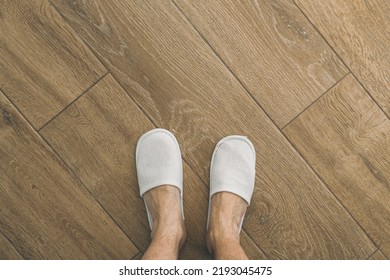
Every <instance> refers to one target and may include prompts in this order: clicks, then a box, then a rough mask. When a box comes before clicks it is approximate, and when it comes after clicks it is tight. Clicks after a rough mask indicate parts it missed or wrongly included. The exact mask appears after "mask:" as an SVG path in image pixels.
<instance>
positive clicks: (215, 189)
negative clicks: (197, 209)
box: [207, 135, 256, 231]
mask: <svg viewBox="0 0 390 280" xmlns="http://www.w3.org/2000/svg"><path fill="white" fill-rule="evenodd" d="M255 169H256V152H255V148H254V147H253V144H252V142H251V141H250V140H249V139H248V138H247V137H245V136H239V135H231V136H227V137H225V138H223V139H222V140H220V141H219V142H218V143H217V145H216V147H215V149H214V152H213V156H212V158H211V166H210V196H209V212H208V218H207V229H208V227H209V219H210V206H211V198H212V197H213V195H214V194H216V193H219V192H230V193H234V194H236V195H238V196H240V197H242V198H243V199H244V200H245V201H246V202H247V203H248V206H249V204H250V201H251V198H252V193H253V189H254V185H255V175H256V170H255ZM243 220H244V216H243V217H242V220H241V223H240V227H239V228H240V231H241V228H242V223H243Z"/></svg>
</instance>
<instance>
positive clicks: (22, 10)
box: [0, 0, 106, 129]
mask: <svg viewBox="0 0 390 280" xmlns="http://www.w3.org/2000/svg"><path fill="white" fill-rule="evenodd" d="M0 11H1V12H0V57H1V60H0V88H2V90H3V91H4V93H5V94H6V95H7V96H8V98H10V99H11V100H12V102H13V103H14V104H15V105H16V106H17V108H18V109H19V110H20V111H21V112H22V113H23V115H24V116H26V118H27V119H28V120H29V121H30V122H31V123H32V125H33V126H34V127H35V128H36V129H39V128H40V127H42V126H43V125H44V124H45V123H46V122H47V121H49V120H50V119H51V118H52V117H54V116H55V115H56V114H57V113H58V112H60V111H61V110H62V109H63V108H64V107H65V106H66V105H68V104H69V103H70V102H71V101H73V100H74V99H75V98H76V97H77V96H79V95H80V94H81V93H82V92H83V91H85V90H86V89H87V88H88V87H89V86H90V85H92V84H93V83H94V82H95V81H96V80H97V79H98V78H100V77H101V76H102V75H103V74H104V73H105V72H106V70H105V69H104V67H103V66H102V65H101V63H100V62H99V61H98V60H97V59H96V58H95V57H94V56H93V54H92V53H91V51H90V50H89V49H88V48H87V47H86V46H85V44H83V43H82V42H81V41H80V39H78V37H77V35H76V34H75V33H74V31H73V30H72V29H71V28H70V27H69V25H68V24H66V23H65V22H64V20H63V19H62V18H61V16H60V15H59V14H58V13H57V12H56V11H55V10H54V8H53V7H52V6H51V5H49V3H48V1H47V0H20V1H13V0H2V1H1V2H0Z"/></svg>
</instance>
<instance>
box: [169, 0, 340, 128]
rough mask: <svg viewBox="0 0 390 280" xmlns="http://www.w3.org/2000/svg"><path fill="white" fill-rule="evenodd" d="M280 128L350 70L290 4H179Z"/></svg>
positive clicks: (281, 0)
mask: <svg viewBox="0 0 390 280" xmlns="http://www.w3.org/2000/svg"><path fill="white" fill-rule="evenodd" d="M175 2H176V3H177V5H178V6H179V7H180V9H181V10H182V11H183V12H184V13H185V15H186V16H187V17H188V18H189V20H190V22H191V23H192V24H194V26H195V28H196V29H197V30H199V32H200V33H201V34H202V35H203V36H204V37H205V39H206V40H207V41H208V42H209V43H210V45H211V46H212V48H213V49H214V50H215V51H216V52H217V53H218V55H219V56H220V57H221V59H222V60H223V61H224V62H225V63H226V64H227V65H228V67H229V68H230V69H231V70H232V71H233V72H234V73H235V75H236V76H237V77H238V78H239V79H240V80H241V81H242V82H243V83H244V84H245V86H246V87H247V88H248V90H249V91H250V92H251V94H252V95H253V96H254V98H255V99H256V100H257V101H258V102H259V103H260V104H261V105H262V106H263V108H264V110H265V111H266V112H267V113H268V114H269V116H270V117H271V118H272V119H273V120H274V121H275V123H276V124H277V125H278V126H279V127H283V126H285V125H286V124H287V123H288V122H290V121H291V120H292V119H293V118H294V117H296V116H297V115H298V114H299V113H300V112H302V111H303V110H304V109H305V108H306V107H308V106H309V105H310V104H311V103H312V102H313V101H314V100H316V99H317V98H318V97H319V96H320V95H321V94H323V93H324V92H325V91H326V90H327V89H329V88H330V87H331V86H332V85H334V84H335V83H336V82H337V81H338V80H339V79H340V78H341V77H343V76H344V75H345V74H346V73H347V70H346V68H345V66H344V65H343V64H342V62H341V61H340V60H339V59H338V58H337V56H336V54H335V53H334V52H333V50H332V49H331V48H330V47H329V46H328V45H327V44H326V42H325V41H324V40H323V38H322V37H321V35H320V34H318V32H317V31H316V30H315V29H314V27H313V26H312V25H311V24H310V22H309V21H308V20H307V19H306V18H305V16H304V15H303V14H302V13H301V11H300V10H299V9H298V8H297V7H296V6H295V5H294V3H292V2H291V1H289V0H277V1H268V0H254V1H249V0H243V1H236V0H229V1H226V0H217V1H196V2H194V1H188V0H175Z"/></svg>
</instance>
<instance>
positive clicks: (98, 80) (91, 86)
mask: <svg viewBox="0 0 390 280" xmlns="http://www.w3.org/2000/svg"><path fill="white" fill-rule="evenodd" d="M108 73H109V72H108V71H107V72H106V73H105V74H104V75H102V76H101V77H100V78H99V79H97V80H96V81H95V82H94V83H93V84H92V85H90V86H89V87H88V88H87V89H86V90H84V91H83V92H82V93H81V94H80V95H79V96H77V97H76V98H75V99H74V100H73V101H72V102H70V103H69V104H68V105H66V106H65V107H64V108H63V109H62V110H61V111H59V112H58V113H57V114H56V115H55V116H53V117H52V118H51V119H49V120H48V121H47V122H46V123H45V124H44V125H43V126H42V127H41V128H40V129H38V130H37V131H38V132H39V131H41V130H42V129H43V128H44V127H46V126H47V125H48V124H49V123H50V122H51V121H52V120H54V119H55V118H56V117H57V116H59V115H60V114H61V113H62V112H63V111H64V110H66V108H68V107H69V106H70V105H72V104H73V103H75V102H76V101H77V100H78V99H79V98H80V97H81V96H83V95H84V94H85V93H86V92H87V91H89V90H90V89H91V88H93V87H94V86H95V85H96V84H97V83H99V82H100V81H101V80H102V79H103V78H104V77H105V76H107V75H108ZM8 99H9V98H8ZM18 111H19V112H20V110H19V109H18Z"/></svg>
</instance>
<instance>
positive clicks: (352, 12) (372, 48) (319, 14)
mask: <svg viewBox="0 0 390 280" xmlns="http://www.w3.org/2000/svg"><path fill="white" fill-rule="evenodd" d="M295 2H296V3H297V4H298V6H299V7H300V8H301V9H302V10H303V12H304V13H305V14H306V15H307V16H308V18H309V19H310V21H312V22H313V23H314V25H315V26H316V27H317V28H318V30H319V31H320V32H321V34H322V35H323V36H324V38H325V39H326V40H327V41H328V42H329V44H330V45H331V46H332V48H333V49H334V50H335V51H336V53H337V54H338V55H339V56H340V57H341V59H342V60H343V61H344V62H345V63H346V65H347V66H348V68H349V69H350V70H351V71H352V72H353V73H354V75H356V77H357V78H358V80H359V81H360V82H361V83H362V84H363V85H364V87H365V88H366V89H367V90H368V91H369V93H370V94H371V95H372V97H373V98H374V99H375V101H376V102H377V103H378V104H379V106H380V107H381V108H382V109H383V111H384V112H385V113H386V114H387V116H388V117H390V56H389V45H390V36H389V34H390V29H389V26H390V1H386V0H369V1H366V0H356V1H342V2H340V1H337V0H331V1H320V0H316V1H311V0H310V1H307V0H296V1H295Z"/></svg>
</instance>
